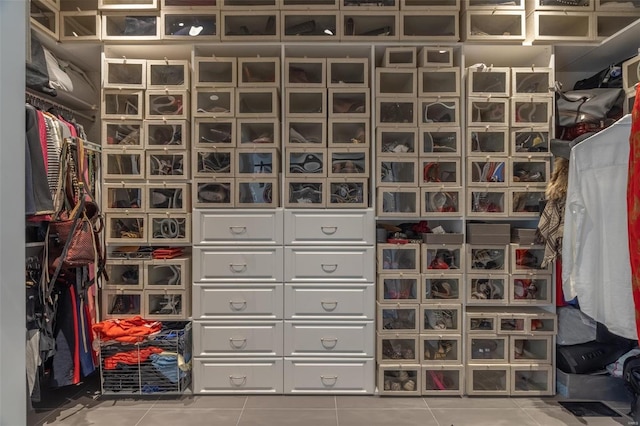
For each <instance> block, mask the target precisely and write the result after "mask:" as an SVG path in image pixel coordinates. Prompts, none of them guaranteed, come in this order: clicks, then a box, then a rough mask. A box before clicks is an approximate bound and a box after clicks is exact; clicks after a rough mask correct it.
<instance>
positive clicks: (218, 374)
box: [193, 358, 283, 394]
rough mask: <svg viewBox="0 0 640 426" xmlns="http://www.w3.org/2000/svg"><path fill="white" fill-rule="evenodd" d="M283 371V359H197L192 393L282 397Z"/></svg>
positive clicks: (194, 367) (194, 366)
mask: <svg viewBox="0 0 640 426" xmlns="http://www.w3.org/2000/svg"><path fill="white" fill-rule="evenodd" d="M282 368H283V362H282V358H250V359H239V358H220V359H197V358H196V359H194V365H193V393H195V394H214V393H268V394H277V393H282V374H283V371H282Z"/></svg>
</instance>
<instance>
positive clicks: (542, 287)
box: [509, 273, 553, 305]
mask: <svg viewBox="0 0 640 426" xmlns="http://www.w3.org/2000/svg"><path fill="white" fill-rule="evenodd" d="M510 279H511V294H510V296H509V303H511V304H517V305H549V304H551V301H552V297H553V295H552V291H553V283H552V281H551V275H537V274H533V275H532V274H526V273H522V274H516V273H514V274H512V275H511V276H510Z"/></svg>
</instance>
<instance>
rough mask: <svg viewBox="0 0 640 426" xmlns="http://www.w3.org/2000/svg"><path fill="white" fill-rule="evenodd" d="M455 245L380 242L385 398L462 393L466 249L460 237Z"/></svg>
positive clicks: (379, 351) (380, 334)
mask: <svg viewBox="0 0 640 426" xmlns="http://www.w3.org/2000/svg"><path fill="white" fill-rule="evenodd" d="M456 236H457V237H462V234H457V235H456ZM449 237H454V235H453V234H450V235H449ZM449 242H453V241H449ZM457 242H458V243H459V244H458V245H454V244H447V245H441V244H438V245H436V244H434V245H428V244H417V243H414V242H409V243H406V244H392V243H387V244H378V284H377V285H378V339H377V340H378V345H377V362H378V390H379V392H380V393H381V394H383V395H462V393H463V391H464V381H463V374H464V367H463V357H462V351H463V349H462V348H463V346H462V337H461V335H462V302H463V298H462V295H463V287H462V286H463V275H462V273H461V272H462V269H461V268H463V267H464V260H463V256H464V251H463V249H462V247H463V244H461V243H462V240H461V238H460V241H457Z"/></svg>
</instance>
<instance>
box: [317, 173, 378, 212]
mask: <svg viewBox="0 0 640 426" xmlns="http://www.w3.org/2000/svg"><path fill="white" fill-rule="evenodd" d="M368 188H369V179H367V178H328V179H327V191H328V194H327V207H328V208H338V209H340V208H366V207H369V190H368Z"/></svg>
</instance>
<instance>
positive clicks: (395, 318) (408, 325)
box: [377, 304, 420, 335]
mask: <svg viewBox="0 0 640 426" xmlns="http://www.w3.org/2000/svg"><path fill="white" fill-rule="evenodd" d="M419 309H420V308H419V305H410V304H396V305H387V304H378V321H377V324H378V332H380V333H385V334H386V333H388V332H391V333H394V334H395V333H414V334H415V333H417V332H418V331H419V329H420V324H419V323H418V311H419ZM392 335H393V334H392Z"/></svg>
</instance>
